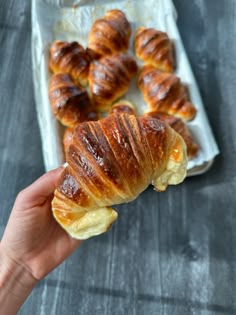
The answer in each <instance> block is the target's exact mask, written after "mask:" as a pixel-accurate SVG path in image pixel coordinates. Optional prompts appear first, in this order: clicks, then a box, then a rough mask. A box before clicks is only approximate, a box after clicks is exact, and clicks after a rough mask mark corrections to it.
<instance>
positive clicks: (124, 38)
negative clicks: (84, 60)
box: [88, 10, 131, 58]
mask: <svg viewBox="0 0 236 315" xmlns="http://www.w3.org/2000/svg"><path fill="white" fill-rule="evenodd" d="M130 35H131V26H130V23H129V21H128V20H127V18H126V16H125V14H124V13H123V12H122V11H120V10H109V11H107V12H106V14H105V16H104V17H103V18H101V19H98V20H96V21H95V22H94V24H93V25H92V27H91V30H90V32H89V42H88V48H89V51H90V53H92V52H94V57H95V58H97V57H102V56H105V55H112V54H114V53H117V52H125V51H127V50H128V47H129V39H130Z"/></svg>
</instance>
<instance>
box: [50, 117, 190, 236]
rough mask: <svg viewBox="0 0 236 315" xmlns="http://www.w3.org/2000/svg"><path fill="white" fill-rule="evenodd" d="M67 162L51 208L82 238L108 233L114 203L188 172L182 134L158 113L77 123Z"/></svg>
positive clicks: (160, 187)
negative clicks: (154, 115) (156, 117)
mask: <svg viewBox="0 0 236 315" xmlns="http://www.w3.org/2000/svg"><path fill="white" fill-rule="evenodd" d="M67 163H68V166H67V167H66V168H65V170H64V172H63V174H62V177H61V179H60V182H59V184H58V186H57V189H56V191H55V194H54V199H53V202H52V209H53V214H54V217H55V218H56V220H57V221H58V222H59V223H60V224H61V225H62V227H63V228H64V229H65V230H66V231H67V232H68V233H69V234H70V235H71V236H73V237H76V238H78V239H84V238H88V237H91V236H93V235H97V234H100V233H103V232H105V231H106V230H107V229H108V228H109V227H110V225H111V224H112V223H113V222H114V220H115V219H116V217H117V214H116V212H115V211H114V210H113V209H112V208H111V206H112V205H114V204H119V203H124V202H129V201H131V200H133V199H135V198H136V197H137V196H138V195H139V194H140V193H141V192H142V191H143V190H144V189H146V188H147V186H148V185H149V184H150V183H153V185H154V186H155V188H156V189H157V190H165V189H166V187H167V185H168V184H178V183H180V182H181V181H182V180H183V179H184V177H185V175H186V155H185V144H184V142H183V140H182V138H181V137H180V136H179V135H178V134H177V133H176V132H175V131H174V130H173V129H172V128H170V127H169V126H168V125H166V124H165V123H163V122H161V121H159V120H157V119H155V118H152V117H141V118H137V117H135V116H134V115H128V114H120V115H116V114H113V115H109V116H108V117H106V118H104V119H101V120H99V121H97V122H86V123H81V124H79V125H78V126H77V127H76V128H75V131H74V135H73V140H72V143H71V144H70V146H69V149H68V153H67Z"/></svg>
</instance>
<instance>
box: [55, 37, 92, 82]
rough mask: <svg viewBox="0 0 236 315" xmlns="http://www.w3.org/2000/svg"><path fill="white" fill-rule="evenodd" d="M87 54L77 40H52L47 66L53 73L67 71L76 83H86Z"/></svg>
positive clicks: (87, 69)
mask: <svg viewBox="0 0 236 315" xmlns="http://www.w3.org/2000/svg"><path fill="white" fill-rule="evenodd" d="M89 63H90V62H89V56H88V54H87V52H86V50H85V49H84V48H83V47H82V46H81V45H80V44H79V43H77V42H71V43H68V42H62V41H58V40H56V41H54V42H53V43H52V45H51V47H50V57H49V68H50V70H51V71H52V72H53V73H69V74H70V75H71V77H72V78H73V80H74V81H75V83H76V84H80V85H82V86H86V85H87V77H88V71H89Z"/></svg>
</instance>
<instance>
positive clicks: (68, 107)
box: [49, 73, 97, 127]
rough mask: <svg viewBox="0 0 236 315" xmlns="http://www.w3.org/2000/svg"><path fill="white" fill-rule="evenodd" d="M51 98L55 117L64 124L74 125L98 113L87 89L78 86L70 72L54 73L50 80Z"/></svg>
mask: <svg viewBox="0 0 236 315" xmlns="http://www.w3.org/2000/svg"><path fill="white" fill-rule="evenodd" d="M49 99H50V103H51V106H52V111H53V114H54V115H55V117H56V118H57V119H58V120H59V121H60V122H61V123H62V124H63V125H64V126H68V127H74V126H76V125H77V124H78V123H80V122H82V121H87V120H96V119H97V114H96V112H95V110H94V108H93V106H92V104H91V102H90V99H89V96H88V93H87V91H86V90H85V89H83V88H81V87H79V86H77V85H75V84H74V82H73V81H72V78H71V77H70V75H69V74H62V73H61V74H54V75H52V77H51V78H50V82H49Z"/></svg>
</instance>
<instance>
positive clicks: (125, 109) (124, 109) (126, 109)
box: [109, 100, 137, 115]
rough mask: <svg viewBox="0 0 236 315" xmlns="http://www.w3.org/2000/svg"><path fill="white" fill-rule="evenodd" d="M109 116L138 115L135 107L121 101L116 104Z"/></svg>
mask: <svg viewBox="0 0 236 315" xmlns="http://www.w3.org/2000/svg"><path fill="white" fill-rule="evenodd" d="M109 114H118V115H120V114H129V115H137V113H136V110H135V108H134V105H133V104H132V103H131V102H129V101H126V100H120V101H118V102H116V103H114V104H113V105H112V107H111V109H110V111H109Z"/></svg>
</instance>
